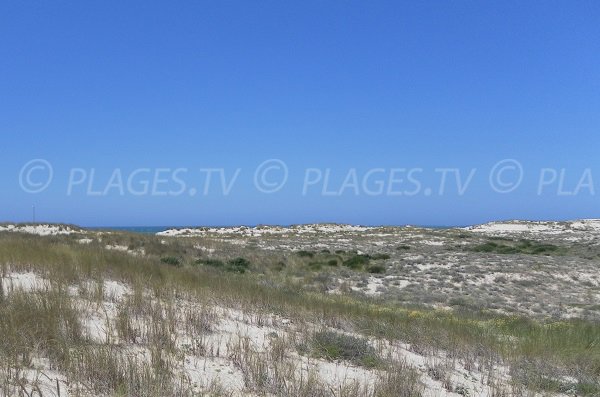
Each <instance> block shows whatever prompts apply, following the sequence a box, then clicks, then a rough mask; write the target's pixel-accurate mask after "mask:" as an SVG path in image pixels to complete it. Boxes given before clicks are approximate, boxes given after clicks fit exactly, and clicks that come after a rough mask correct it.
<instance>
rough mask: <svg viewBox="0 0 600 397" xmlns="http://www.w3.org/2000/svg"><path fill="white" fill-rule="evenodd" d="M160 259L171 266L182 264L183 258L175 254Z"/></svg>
mask: <svg viewBox="0 0 600 397" xmlns="http://www.w3.org/2000/svg"><path fill="white" fill-rule="evenodd" d="M160 261H161V262H162V263H165V264H167V265H171V266H181V260H180V259H179V258H177V257H175V256H165V257H163V258H160Z"/></svg>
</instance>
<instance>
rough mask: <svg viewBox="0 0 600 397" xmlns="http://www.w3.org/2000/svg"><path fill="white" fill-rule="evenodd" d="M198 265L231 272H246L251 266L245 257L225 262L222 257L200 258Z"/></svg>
mask: <svg viewBox="0 0 600 397" xmlns="http://www.w3.org/2000/svg"><path fill="white" fill-rule="evenodd" d="M196 264H197V265H205V266H211V267H214V268H218V269H221V270H224V271H226V272H231V273H245V272H246V270H248V269H249V268H250V262H249V261H248V260H247V259H245V258H241V257H240V258H235V259H231V260H229V261H227V263H225V262H223V261H222V260H220V259H198V260H197V261H196ZM284 266H285V264H284Z"/></svg>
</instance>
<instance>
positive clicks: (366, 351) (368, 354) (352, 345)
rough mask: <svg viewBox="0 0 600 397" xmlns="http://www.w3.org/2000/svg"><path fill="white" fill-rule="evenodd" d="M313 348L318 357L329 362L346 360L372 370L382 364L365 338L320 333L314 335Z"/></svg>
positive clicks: (331, 332)
mask: <svg viewBox="0 0 600 397" xmlns="http://www.w3.org/2000/svg"><path fill="white" fill-rule="evenodd" d="M311 346H312V351H313V353H314V354H315V355H316V356H317V357H322V358H325V359H328V360H346V361H350V362H351V363H353V364H355V365H361V366H364V367H370V368H372V367H376V366H378V365H379V364H381V363H382V360H381V358H380V357H379V356H378V355H377V352H376V351H375V349H374V348H373V347H372V346H371V345H369V343H368V342H367V340H366V339H364V338H357V337H354V336H351V335H345V334H342V333H338V332H333V331H320V332H316V333H315V334H314V335H313V337H312V341H311Z"/></svg>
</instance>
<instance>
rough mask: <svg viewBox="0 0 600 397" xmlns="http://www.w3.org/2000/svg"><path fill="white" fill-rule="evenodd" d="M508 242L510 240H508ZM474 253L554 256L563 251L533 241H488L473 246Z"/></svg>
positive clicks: (557, 247) (551, 245)
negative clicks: (510, 242)
mask: <svg viewBox="0 0 600 397" xmlns="http://www.w3.org/2000/svg"><path fill="white" fill-rule="evenodd" d="M509 241H510V240H509ZM472 250H473V251H474V252H487V253H495V254H528V255H556V254H561V253H563V252H564V249H562V248H561V247H559V246H557V245H553V244H542V243H538V242H535V241H529V240H521V241H518V242H515V243H513V244H502V243H497V242H495V241H488V242H486V243H484V244H480V245H477V246H475V247H474V248H473V249H472Z"/></svg>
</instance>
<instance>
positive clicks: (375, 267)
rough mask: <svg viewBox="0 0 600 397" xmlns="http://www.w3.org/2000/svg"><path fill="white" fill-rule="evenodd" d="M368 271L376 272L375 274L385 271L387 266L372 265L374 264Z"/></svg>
mask: <svg viewBox="0 0 600 397" xmlns="http://www.w3.org/2000/svg"><path fill="white" fill-rule="evenodd" d="M367 271H368V272H369V273H374V274H381V273H385V266H382V265H372V266H369V268H368V269H367Z"/></svg>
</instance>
